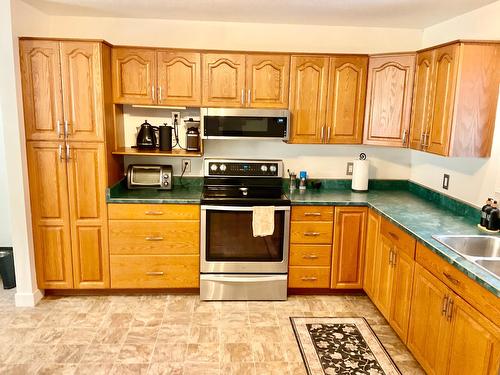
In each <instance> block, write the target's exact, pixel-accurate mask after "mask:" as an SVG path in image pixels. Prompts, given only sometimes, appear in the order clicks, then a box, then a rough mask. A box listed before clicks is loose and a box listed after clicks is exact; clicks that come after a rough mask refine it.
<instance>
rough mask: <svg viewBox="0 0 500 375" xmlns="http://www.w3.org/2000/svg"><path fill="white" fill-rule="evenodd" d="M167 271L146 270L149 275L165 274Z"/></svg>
mask: <svg viewBox="0 0 500 375" xmlns="http://www.w3.org/2000/svg"><path fill="white" fill-rule="evenodd" d="M164 274H165V273H164V272H163V271H149V272H146V275H148V276H163V275H164Z"/></svg>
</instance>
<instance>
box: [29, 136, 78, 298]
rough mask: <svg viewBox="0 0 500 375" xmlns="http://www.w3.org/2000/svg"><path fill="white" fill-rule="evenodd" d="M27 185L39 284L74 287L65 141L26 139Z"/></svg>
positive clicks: (52, 287) (51, 287)
mask: <svg viewBox="0 0 500 375" xmlns="http://www.w3.org/2000/svg"><path fill="white" fill-rule="evenodd" d="M27 157H28V172H29V185H30V196H31V216H32V223H33V242H34V247H35V261H36V271H37V279H38V287H39V288H41V289H67V288H72V287H73V274H72V259H71V235H70V224H69V222H70V221H69V206H68V204H69V203H68V185H67V177H66V160H65V159H64V143H62V142H61V143H59V142H28V144H27Z"/></svg>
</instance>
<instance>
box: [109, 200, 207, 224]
mask: <svg viewBox="0 0 500 375" xmlns="http://www.w3.org/2000/svg"><path fill="white" fill-rule="evenodd" d="M108 217H109V219H122V220H199V219H200V206H198V205H194V204H108Z"/></svg>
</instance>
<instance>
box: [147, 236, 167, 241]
mask: <svg viewBox="0 0 500 375" xmlns="http://www.w3.org/2000/svg"><path fill="white" fill-rule="evenodd" d="M146 241H163V237H162V236H148V237H146Z"/></svg>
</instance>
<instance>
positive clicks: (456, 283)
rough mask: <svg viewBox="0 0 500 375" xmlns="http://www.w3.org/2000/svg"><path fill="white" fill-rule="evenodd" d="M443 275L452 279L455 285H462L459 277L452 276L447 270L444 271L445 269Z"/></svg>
mask: <svg viewBox="0 0 500 375" xmlns="http://www.w3.org/2000/svg"><path fill="white" fill-rule="evenodd" d="M443 275H444V276H445V277H446V278H447V279H448V280H450V281H451V283H452V284H455V285H460V281H458V280H457V279H455V278H454V277H453V276H451V275H450V274H449V273H447V272H444V271H443Z"/></svg>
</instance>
